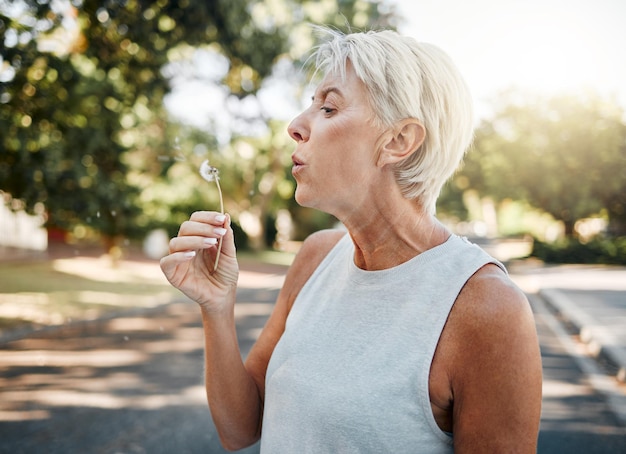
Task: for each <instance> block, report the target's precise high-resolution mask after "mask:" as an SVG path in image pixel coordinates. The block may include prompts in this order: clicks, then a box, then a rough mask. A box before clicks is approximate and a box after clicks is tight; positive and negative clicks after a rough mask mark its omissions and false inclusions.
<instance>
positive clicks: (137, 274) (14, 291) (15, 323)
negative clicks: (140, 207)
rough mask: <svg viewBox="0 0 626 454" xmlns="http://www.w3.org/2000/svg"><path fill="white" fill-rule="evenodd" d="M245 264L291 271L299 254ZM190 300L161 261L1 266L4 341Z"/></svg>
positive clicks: (246, 258)
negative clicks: (16, 333) (24, 331)
mask: <svg viewBox="0 0 626 454" xmlns="http://www.w3.org/2000/svg"><path fill="white" fill-rule="evenodd" d="M238 255H239V259H240V263H241V264H250V263H256V264H258V263H265V264H269V265H279V266H288V265H290V264H291V261H292V260H293V254H289V253H282V252H276V251H264V252H259V253H251V252H243V251H242V252H240V253H239V254H238ZM181 298H184V297H183V295H182V294H181V293H180V291H178V290H177V289H175V288H173V287H172V286H171V285H170V284H169V283H168V282H167V280H166V279H165V277H164V276H163V274H162V273H161V270H160V268H159V264H158V262H157V261H147V260H136V261H132V260H122V261H120V262H119V263H117V265H114V264H112V262H111V261H110V260H109V259H107V258H106V256H103V257H99V258H98V257H93V256H76V257H71V258H60V259H55V260H41V259H40V260H31V261H22V262H2V261H0V338H2V336H3V335H4V334H7V333H9V332H11V331H13V330H16V329H21V328H30V329H37V328H42V327H47V326H54V325H63V324H65V323H68V322H71V321H75V320H93V319H97V318H100V317H102V316H106V315H108V314H111V313H115V312H119V311H124V310H129V309H137V308H151V307H157V306H160V305H163V304H167V303H169V302H172V301H174V300H177V299H181Z"/></svg>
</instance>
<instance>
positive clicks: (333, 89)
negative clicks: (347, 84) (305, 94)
mask: <svg viewBox="0 0 626 454" xmlns="http://www.w3.org/2000/svg"><path fill="white" fill-rule="evenodd" d="M330 93H337V95H339V96H340V97H342V98H343V97H344V96H343V93H342V92H341V90H340V89H339V88H337V87H333V86H330V87H326V88H324V89H323V90H322V91H321V93H320V97H321V98H322V99H326V97H327V96H328V95H329V94H330ZM311 100H313V101H314V100H315V95H313V96H311Z"/></svg>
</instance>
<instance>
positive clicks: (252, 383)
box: [161, 212, 339, 450]
mask: <svg viewBox="0 0 626 454" xmlns="http://www.w3.org/2000/svg"><path fill="white" fill-rule="evenodd" d="M216 216H217V213H208V212H201V213H194V214H193V215H192V217H191V219H190V221H188V222H186V223H184V224H183V225H182V226H181V229H180V232H179V235H178V237H176V238H174V239H172V241H171V242H170V255H168V256H167V257H165V258H163V259H162V260H161V268H162V269H163V272H164V273H165V275H166V276H167V278H168V280H169V281H170V282H171V283H172V285H174V286H175V287H177V288H179V289H180V290H181V291H183V292H184V293H185V294H186V295H187V296H189V297H190V298H191V299H193V300H194V301H196V302H197V303H198V304H199V305H200V308H201V313H202V322H203V327H204V340H205V366H206V374H205V386H206V393H207V399H208V402H209V407H210V409H211V415H212V417H213V421H214V423H215V426H216V428H217V431H218V434H219V437H220V440H221V442H222V444H223V445H224V447H225V448H226V449H230V450H235V449H241V448H243V447H246V446H249V445H250V444H252V443H254V442H255V441H257V440H258V439H259V437H260V432H261V421H262V417H263V398H264V391H265V382H264V381H265V371H266V369H267V364H268V362H269V358H270V356H271V354H272V351H273V349H274V346H275V345H276V343H277V342H278V340H279V339H280V336H281V335H282V332H283V331H284V326H285V321H286V318H287V315H288V313H289V309H290V308H291V305H292V304H293V301H294V299H295V297H296V296H297V294H298V292H299V291H300V289H301V288H302V285H304V283H305V282H306V281H307V280H308V278H309V277H310V275H311V274H312V273H313V271H314V270H315V268H317V266H318V264H319V263H320V261H321V260H322V259H323V258H324V257H325V255H326V254H327V252H328V250H330V248H332V246H333V245H334V244H335V243H336V241H337V240H338V238H339V236H338V235H337V233H336V232H330V231H329V232H320V233H318V234H315V235H312V236H311V237H310V238H309V239H307V241H305V244H304V245H303V247H302V249H301V251H300V253H299V254H298V256H297V257H296V259H295V260H294V263H293V265H292V266H291V268H290V270H289V272H288V274H287V278H286V279H285V285H284V286H283V288H282V290H281V292H280V294H279V296H278V300H277V302H276V305H275V307H274V310H273V312H272V315H271V316H270V318H269V320H268V322H267V324H266V326H265V327H264V329H263V331H262V332H261V335H260V336H259V339H258V340H257V342H256V343H255V345H254V346H253V348H252V350H251V351H250V354H249V355H248V359H247V361H246V364H245V365H244V363H243V361H242V359H241V353H240V350H239V345H238V341H237V335H236V329H235V318H234V305H235V299H236V285H237V277H238V266H237V261H236V258H235V247H234V241H233V236H232V235H233V233H232V229H230V227H229V228H228V229H227V230H228V231H227V233H226V234H225V235H224V239H223V241H224V243H223V247H222V258H221V259H220V264H219V267H218V270H217V273H214V274H212V273H211V270H212V257H213V256H214V253H215V246H213V245H207V243H206V241H205V239H206V238H211V237H215V233H214V228H215V227H216V226H217V227H219V226H220V225H219V222H218V221H217V220H216V218H215V217H216ZM189 251H196V255H195V256H192V257H190V254H188V252H189Z"/></svg>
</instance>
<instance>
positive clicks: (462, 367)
mask: <svg viewBox="0 0 626 454" xmlns="http://www.w3.org/2000/svg"><path fill="white" fill-rule="evenodd" d="M442 334H445V338H446V340H447V342H449V343H447V348H446V350H447V351H446V353H448V354H449V355H450V356H449V357H448V359H447V360H446V363H447V364H446V369H447V372H448V377H449V380H450V391H451V394H452V395H453V396H454V398H453V400H454V404H453V408H454V432H455V445H456V446H482V447H483V448H486V447H487V446H490V447H492V448H495V447H497V448H498V449H495V450H501V451H502V450H508V448H510V447H511V446H513V445H514V444H515V443H517V446H520V447H521V446H527V447H529V451H531V450H532V446H533V442H534V441H533V440H535V441H536V431H537V430H538V423H539V414H540V408H541V354H540V352H539V343H538V339H537V333H536V329H535V322H534V317H533V314H532V311H531V308H530V304H529V303H528V300H527V299H526V296H525V295H524V293H523V292H522V291H521V290H520V289H519V288H518V287H517V286H516V285H515V284H514V283H513V282H512V281H511V280H510V278H509V277H508V276H507V275H506V273H504V272H503V271H502V270H501V269H500V268H499V267H497V266H496V265H494V264H488V265H485V266H484V267H482V268H481V269H480V270H478V271H477V272H476V273H475V274H474V275H473V276H472V277H471V278H470V279H469V280H468V281H467V283H466V284H465V286H464V288H463V289H462V290H461V293H460V294H459V296H458V298H457V301H456V303H455V305H454V306H453V309H452V311H451V312H450V317H449V319H448V323H447V325H446V328H444V333H442ZM442 337H443V336H442ZM505 448H506V449H505ZM487 450H489V449H487ZM520 451H521V452H526V451H525V449H521V450H520Z"/></svg>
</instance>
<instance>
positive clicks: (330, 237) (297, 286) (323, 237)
mask: <svg viewBox="0 0 626 454" xmlns="http://www.w3.org/2000/svg"><path fill="white" fill-rule="evenodd" d="M345 235H346V232H345V231H343V230H320V231H319V232H315V233H313V234H311V235H310V236H309V237H307V239H306V240H304V242H303V243H302V247H301V248H300V250H299V251H298V254H297V255H296V257H295V259H294V261H293V264H292V265H291V267H290V268H289V271H288V272H287V276H286V278H285V284H284V286H283V292H285V293H286V295H285V296H286V297H287V298H286V299H287V300H288V301H289V303H290V304H289V306H291V304H292V303H293V301H294V300H295V297H296V296H297V294H298V293H299V292H300V290H301V289H302V287H303V286H304V284H305V283H306V281H308V280H309V278H310V277H311V275H312V274H313V273H314V272H315V270H316V269H317V267H318V266H319V265H320V263H322V261H323V260H324V258H325V257H326V256H327V255H328V253H329V252H330V250H331V249H332V248H333V247H335V245H336V244H337V243H338V242H339V241H340V240H341V238H343V237H344V236H345Z"/></svg>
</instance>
